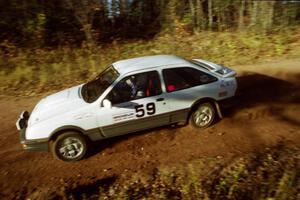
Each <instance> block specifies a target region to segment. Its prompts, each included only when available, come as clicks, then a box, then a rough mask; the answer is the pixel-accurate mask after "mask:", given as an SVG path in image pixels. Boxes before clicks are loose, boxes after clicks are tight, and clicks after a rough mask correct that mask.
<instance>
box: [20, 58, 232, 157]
mask: <svg viewBox="0 0 300 200" xmlns="http://www.w3.org/2000/svg"><path fill="white" fill-rule="evenodd" d="M235 75H236V73H235V71H233V70H231V69H229V68H227V67H224V66H221V65H217V64H214V63H211V62H208V61H205V60H201V59H194V60H186V59H183V58H180V57H177V56H173V55H156V56H147V57H139V58H133V59H128V60H121V61H118V62H115V63H113V64H112V65H111V66H110V67H108V68H107V69H105V70H104V71H103V72H102V73H100V74H99V75H98V76H97V77H96V78H94V79H93V80H92V81H89V82H87V83H85V84H82V85H79V86H75V87H72V88H69V89H66V90H63V91H61V92H58V93H55V94H52V95H50V96H48V97H45V98H44V99H42V100H41V101H40V102H39V103H38V104H37V105H36V106H35V108H34V109H33V111H32V113H31V115H29V112H27V111H23V112H22V113H21V115H20V117H19V119H18V121H17V123H16V126H17V128H18V130H19V131H20V140H21V144H22V146H23V148H24V149H25V150H31V151H40V150H46V151H52V153H53V154H54V156H55V157H56V158H58V159H61V160H64V161H76V160H80V159H82V158H83V157H84V155H85V154H86V152H87V149H88V141H96V140H102V139H105V138H110V137H115V136H119V135H123V134H128V133H133V132H137V131H141V130H145V129H149V128H153V127H158V126H163V125H167V124H176V123H186V122H190V124H192V125H193V126H194V127H196V128H206V127H208V126H210V125H211V124H212V122H213V121H214V119H215V116H217V115H218V116H219V117H221V116H222V115H221V110H220V106H219V102H220V101H221V100H224V99H228V98H230V97H233V96H234V95H235V92H236V88H237V82H236V79H235Z"/></svg>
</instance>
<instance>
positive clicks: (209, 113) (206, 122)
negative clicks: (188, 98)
mask: <svg viewBox="0 0 300 200" xmlns="http://www.w3.org/2000/svg"><path fill="white" fill-rule="evenodd" d="M215 113H216V111H215V108H214V106H213V105H212V104H211V103H208V102H207V103H203V104H200V105H199V106H198V107H197V108H196V109H195V110H193V111H192V113H191V115H190V119H189V121H190V123H191V124H192V125H193V126H194V127H195V128H207V127H209V126H210V125H211V124H212V123H213V121H214V118H215Z"/></svg>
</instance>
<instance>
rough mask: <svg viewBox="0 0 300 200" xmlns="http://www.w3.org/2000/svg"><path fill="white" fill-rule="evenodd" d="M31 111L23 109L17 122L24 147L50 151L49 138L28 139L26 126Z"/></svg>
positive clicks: (29, 149) (32, 149) (25, 148)
mask: <svg viewBox="0 0 300 200" xmlns="http://www.w3.org/2000/svg"><path fill="white" fill-rule="evenodd" d="M28 119H29V113H28V112H27V111H23V112H22V113H21V115H20V117H19V119H18V120H17V122H16V126H17V129H18V130H19V138H20V143H21V145H22V148H23V149H24V150H26V151H49V144H48V139H37V140H27V139H26V128H27V121H28Z"/></svg>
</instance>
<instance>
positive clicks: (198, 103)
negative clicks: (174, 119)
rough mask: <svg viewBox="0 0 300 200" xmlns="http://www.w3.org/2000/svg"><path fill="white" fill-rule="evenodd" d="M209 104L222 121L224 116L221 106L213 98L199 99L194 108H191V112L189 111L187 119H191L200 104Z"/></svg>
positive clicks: (193, 105)
mask: <svg viewBox="0 0 300 200" xmlns="http://www.w3.org/2000/svg"><path fill="white" fill-rule="evenodd" d="M207 102H208V103H211V104H212V106H213V107H214V109H215V111H216V112H217V115H218V117H219V118H220V119H222V118H223V115H222V112H221V109H220V106H219V104H218V102H217V100H215V99H213V98H210V97H206V98H201V99H198V100H197V101H195V102H194V103H193V104H192V106H191V108H190V110H189V113H188V118H187V119H189V118H190V116H191V114H192V112H193V111H194V110H195V109H196V108H197V107H198V106H199V105H200V104H202V103H207Z"/></svg>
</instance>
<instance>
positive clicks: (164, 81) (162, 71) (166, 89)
mask: <svg viewBox="0 0 300 200" xmlns="http://www.w3.org/2000/svg"><path fill="white" fill-rule="evenodd" d="M176 68H192V69H195V70H198V71H200V72H202V73H205V74H208V75H210V76H212V77H214V78H215V79H216V80H215V81H212V82H209V83H205V84H200V85H195V86H192V87H186V88H181V89H178V90H174V91H168V88H167V84H166V80H165V76H164V70H168V69H176ZM161 74H162V78H163V83H164V88H165V92H166V93H172V92H177V91H181V90H186V89H189V88H194V87H199V86H202V85H206V84H210V83H214V82H216V81H218V80H219V78H218V77H216V76H214V75H213V74H211V73H210V72H205V71H203V70H202V69H199V68H196V67H194V66H176V67H174V66H172V67H166V68H163V69H162V70H161Z"/></svg>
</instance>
